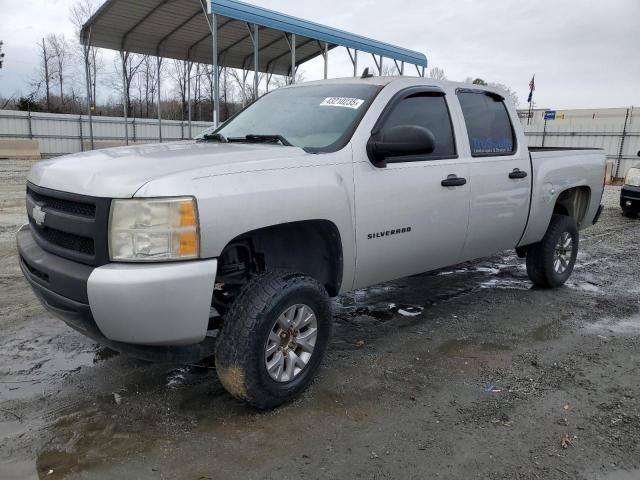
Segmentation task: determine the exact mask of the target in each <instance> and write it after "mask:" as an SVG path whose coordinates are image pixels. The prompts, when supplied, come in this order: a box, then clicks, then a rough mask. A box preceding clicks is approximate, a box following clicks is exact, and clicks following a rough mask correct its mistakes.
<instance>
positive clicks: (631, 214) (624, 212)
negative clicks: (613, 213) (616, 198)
mask: <svg viewBox="0 0 640 480" xmlns="http://www.w3.org/2000/svg"><path fill="white" fill-rule="evenodd" d="M622 215H623V216H625V217H627V218H633V219H636V218H638V214H637V213H636V212H630V211H629V210H622Z"/></svg>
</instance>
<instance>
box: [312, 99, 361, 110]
mask: <svg viewBox="0 0 640 480" xmlns="http://www.w3.org/2000/svg"><path fill="white" fill-rule="evenodd" d="M363 103H364V100H362V99H360V98H346V97H327V98H325V99H324V100H323V101H322V103H321V104H320V106H321V107H345V108H353V109H354V110H357V109H359V108H360V107H361V106H362V104H363Z"/></svg>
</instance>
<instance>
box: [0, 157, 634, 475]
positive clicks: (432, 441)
mask: <svg viewBox="0 0 640 480" xmlns="http://www.w3.org/2000/svg"><path fill="white" fill-rule="evenodd" d="M30 165H31V163H30V162H25V161H18V162H11V161H0V178H2V182H1V184H0V287H1V290H0V291H1V292H2V294H1V295H0V478H2V479H6V478H48V479H56V478H152V479H156V478H186V479H218V478H224V479H243V480H244V479H254V478H255V479H258V478H279V479H287V478H292V479H293V478H328V479H329V478H366V479H373V478H375V479H384V478H407V479H414V478H415V479H425V478H430V479H431V478H448V479H465V480H466V479H471V478H482V479H520V480H525V479H563V480H567V479H607V480H627V479H629V480H631V479H639V478H640V384H639V382H638V375H639V373H640V355H639V353H640V303H639V294H640V277H639V275H638V265H639V264H640V246H639V242H638V240H640V221H637V220H630V219H627V218H624V217H622V216H621V215H620V209H619V207H618V204H617V203H618V197H619V193H620V189H619V188H615V187H609V188H607V191H606V193H605V203H606V210H605V211H604V214H603V216H602V219H601V221H600V222H599V223H598V224H597V225H596V226H595V227H593V228H590V229H588V230H587V231H585V232H583V235H582V242H581V253H580V255H579V258H578V265H577V268H576V271H575V273H574V274H573V277H572V278H571V279H570V281H569V283H568V284H567V285H566V286H565V287H563V288H561V289H558V290H554V291H544V290H537V289H533V288H531V285H530V283H529V282H528V280H527V277H526V271H525V269H524V266H523V262H522V261H521V260H519V259H518V258H516V257H515V256H514V254H513V253H512V252H504V253H503V254H500V255H496V256H494V257H491V258H487V259H483V260H481V261H476V262H470V263H466V264H463V265H459V266H456V267H454V268H451V269H447V270H441V271H438V272H433V273H430V274H424V275H419V276H415V277H410V278H405V279H402V280H398V281H394V282H389V283H386V284H382V285H378V286H376V287H373V288H368V289H366V290H359V291H356V292H354V293H352V294H349V295H347V296H344V297H341V298H339V299H337V300H336V302H335V305H334V311H335V313H334V317H335V322H336V328H335V334H334V337H333V341H332V346H331V351H330V353H329V355H328V357H327V359H326V362H325V366H324V368H323V370H322V372H321V375H320V378H319V379H318V381H317V382H316V383H315V384H314V385H313V386H312V388H311V389H310V391H309V392H308V393H307V394H305V395H304V396H303V397H302V398H301V399H299V400H298V401H296V402H294V403H293V404H291V405H288V406H285V407H283V408H280V409H278V410H276V411H272V412H268V413H259V412H256V411H253V410H251V409H249V408H247V407H245V406H243V405H240V404H239V403H237V402H236V401H234V400H233V399H231V398H230V397H229V395H227V394H226V393H225V391H224V390H223V388H222V387H221V385H220V384H219V382H218V381H217V379H216V375H215V371H214V370H213V368H212V367H211V365H210V364H208V363H206V362H205V363H203V364H202V365H191V366H180V365H153V364H147V363H144V362H140V361H137V360H134V359H131V358H129V357H127V356H124V355H118V354H116V353H114V352H112V351H110V350H108V349H104V348H100V347H98V346H96V345H95V344H94V343H92V342H91V341H90V340H87V339H85V338H84V337H82V336H81V335H80V334H78V333H76V332H74V331H73V330H71V329H70V328H68V327H66V326H65V325H64V324H63V323H62V322H60V321H58V320H56V319H54V318H52V317H51V316H50V315H49V314H47V313H46V312H45V310H43V308H42V307H41V306H40V305H39V304H38V302H37V301H36V299H35V297H34V296H33V294H32V292H31V291H30V289H29V287H28V285H27V283H26V282H25V280H24V279H23V278H22V275H21V273H20V271H19V268H18V266H17V259H16V249H15V246H14V242H15V238H14V237H15V231H16V230H17V228H18V226H19V225H20V224H22V223H23V222H24V221H25V215H24V202H23V199H22V198H23V193H24V181H25V179H24V176H25V174H26V171H27V169H28V168H29V166H30Z"/></svg>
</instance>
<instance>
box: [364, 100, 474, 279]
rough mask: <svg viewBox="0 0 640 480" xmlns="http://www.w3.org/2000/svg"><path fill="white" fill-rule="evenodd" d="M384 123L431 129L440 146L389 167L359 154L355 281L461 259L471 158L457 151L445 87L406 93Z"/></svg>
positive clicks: (418, 270) (393, 103)
mask: <svg viewBox="0 0 640 480" xmlns="http://www.w3.org/2000/svg"><path fill="white" fill-rule="evenodd" d="M380 122H381V125H376V127H375V128H374V130H378V129H380V131H384V130H385V129H388V128H391V127H394V126H400V125H417V126H421V127H425V128H427V129H429V130H430V131H431V132H432V133H433V136H434V138H435V150H434V151H433V152H432V153H431V154H429V155H417V156H407V157H399V158H394V159H390V160H389V162H388V164H387V166H386V168H378V167H375V166H374V165H373V164H372V163H371V162H370V160H369V158H368V157H367V156H366V154H364V155H363V158H355V159H354V160H355V162H354V169H355V172H354V175H355V203H356V247H357V259H356V282H355V287H356V288H358V287H363V286H367V285H372V284H375V283H378V282H380V281H384V280H389V279H392V278H399V277H403V276H407V275H412V274H416V273H421V272H424V271H428V270H432V269H436V268H439V267H444V266H447V265H452V264H455V263H457V262H458V261H460V258H461V256H462V250H463V247H464V241H465V236H466V232H467V221H468V216H469V195H470V184H469V182H466V180H467V178H468V176H469V165H468V163H467V162H466V161H463V160H461V159H460V158H458V155H457V148H456V144H455V139H454V135H453V128H452V122H451V116H450V113H449V108H448V106H447V100H446V96H445V94H444V92H442V91H436V90H434V89H433V88H425V89H424V90H421V89H416V88H411V89H407V90H406V91H403V92H400V94H399V96H396V97H395V98H394V99H393V100H392V101H391V102H390V104H389V106H388V107H387V111H385V112H383V114H382V116H381V120H380ZM380 122H379V123H380ZM452 179H458V181H457V182H456V181H452ZM462 180H465V182H466V183H464V184H462V185H460V183H463V182H462ZM443 181H444V182H445V184H444V185H443ZM453 184H458V186H447V185H453Z"/></svg>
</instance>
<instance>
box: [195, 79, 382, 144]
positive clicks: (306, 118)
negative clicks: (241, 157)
mask: <svg viewBox="0 0 640 480" xmlns="http://www.w3.org/2000/svg"><path fill="white" fill-rule="evenodd" d="M380 88H381V87H380V86H377V85H349V84H333V85H310V86H303V87H296V88H283V89H280V90H275V91H273V92H271V93H269V94H268V95H265V96H263V97H261V98H260V99H258V100H257V101H256V102H254V103H253V104H251V105H249V106H248V107H247V108H245V109H244V110H243V111H241V112H240V113H239V114H237V115H236V116H234V117H232V118H231V119H230V120H229V121H228V122H227V123H225V124H224V125H222V126H221V127H219V128H218V129H217V130H213V129H208V130H206V131H204V132H203V133H202V135H200V138H205V137H206V136H209V139H214V138H213V137H216V138H215V139H216V140H228V141H230V142H237V141H274V138H275V139H277V140H279V141H280V142H281V143H282V144H284V145H287V144H288V145H293V146H296V147H300V148H304V149H305V150H307V151H312V152H331V151H336V150H339V149H341V148H342V147H344V145H346V143H347V142H348V141H349V139H350V138H351V135H352V134H353V132H354V130H355V128H356V126H357V125H358V123H359V122H360V120H361V119H362V116H363V115H364V113H365V112H366V111H367V108H368V107H369V105H370V104H371V101H372V100H373V99H374V98H375V96H376V94H377V93H378V92H379V91H380ZM216 134H217V135H216Z"/></svg>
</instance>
